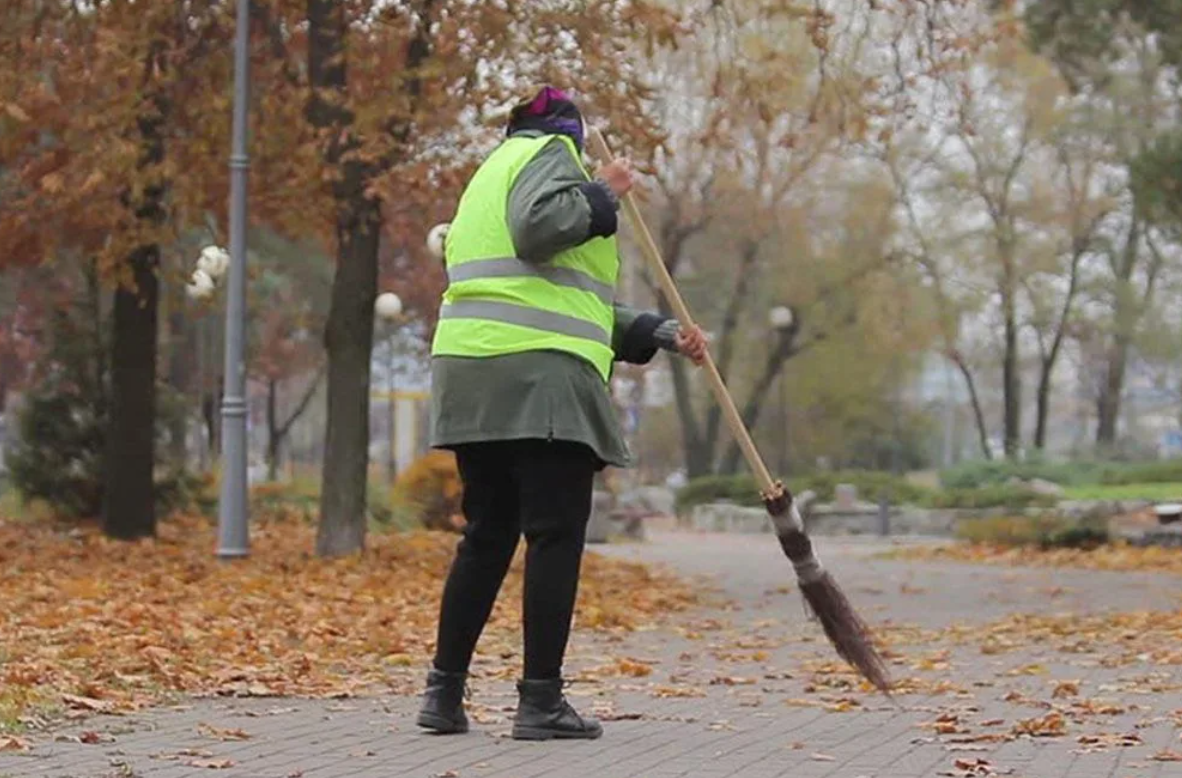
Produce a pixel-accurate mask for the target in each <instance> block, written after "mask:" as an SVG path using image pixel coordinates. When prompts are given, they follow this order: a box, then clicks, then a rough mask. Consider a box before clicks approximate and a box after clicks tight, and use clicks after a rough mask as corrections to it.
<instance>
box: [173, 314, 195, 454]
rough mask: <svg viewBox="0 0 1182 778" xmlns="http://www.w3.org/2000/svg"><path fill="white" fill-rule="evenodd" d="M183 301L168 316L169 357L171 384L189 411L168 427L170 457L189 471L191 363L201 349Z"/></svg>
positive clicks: (174, 415) (178, 415)
mask: <svg viewBox="0 0 1182 778" xmlns="http://www.w3.org/2000/svg"><path fill="white" fill-rule="evenodd" d="M179 308H180V301H179V300H177V301H176V303H175V309H174V311H173V313H172V314H171V315H170V316H169V317H168V322H169V325H168V329H169V336H170V337H169V344H168V346H169V354H168V382H169V384H170V385H171V386H172V388H173V390H174V391H176V392H178V393H181V394H183V396H184V398H185V408H186V410H185V412H183V413H173V414H172V416H171V417H170V418H169V420H168V421H169V425H168V455H169V456H168V458H169V459H170V460H171V461H172V463H173V465H174V466H175V467H178V468H180V469H182V470H183V469H185V468H186V467H187V466H188V464H189V462H188V460H189V449H188V442H189V441H188V438H189V419H190V417H189V413H188V408H189V405H188V402H189V398H190V396H191V395H190V394H189V392H191V391H192V383H193V364H192V362H191V361H190V358H191V356H192V355H193V352H194V349H195V348H196V346H197V339H196V337H195V335H196V331H195V329H194V328H193V327H190V326H189V324H188V321H187V318H186V316H185V315H184V312H183V311H181V310H178V309H179Z"/></svg>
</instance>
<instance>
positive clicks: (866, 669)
mask: <svg viewBox="0 0 1182 778" xmlns="http://www.w3.org/2000/svg"><path fill="white" fill-rule="evenodd" d="M800 591H801V594H803V595H804V601H805V603H806V604H807V605H808V608H809V610H810V611H811V612H812V614H813V615H814V616H815V617H816V619H817V621H819V622H821V627H822V629H824V630H825V635H826V637H828V638H829V642H830V643H832V644H833V647H834V649H836V650H837V653H838V655H839V656H841V658H842V659H844V660H845V661H847V662H849V663H850V664H851V665H853V666H854V667H855V668H856V669H857V670H858V672H860V673H861V674H862V676H863V677H864V678H865V679H866V680H867V681H869V682H870V683H872V684H874V686H875V687H876V688H878V689H879V691H883V692H889V691H890V688H891V681H890V677H889V676H888V674H887V669H886V664H885V663H884V662H883V661H882V657H881V656H879V655H878V651H877V650H876V649H875V648H874V641H873V639H872V637H871V635H870V629H869V628H868V627H867V626H866V623H865V622H863V621H862V619H861V618H860V617H859V616H858V614H857V612H856V611H855V610H854V607H853V606H852V605H850V601H849V600H848V599H846V596H845V593H844V592H842V591H841V587H839V586H838V585H837V581H835V580H833V576H831V575H830V574H829V572H828V571H825V572H823V573H822V574H821V577H820V578H818V579H816V580H815V581H809V582H808V583H803V582H802V583H801V585H800Z"/></svg>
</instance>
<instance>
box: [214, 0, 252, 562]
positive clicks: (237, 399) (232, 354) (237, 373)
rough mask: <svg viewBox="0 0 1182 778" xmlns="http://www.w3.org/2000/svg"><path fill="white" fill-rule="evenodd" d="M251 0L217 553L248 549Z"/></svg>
mask: <svg viewBox="0 0 1182 778" xmlns="http://www.w3.org/2000/svg"><path fill="white" fill-rule="evenodd" d="M249 43H250V0H238V17H237V29H236V38H235V42H234V125H233V132H234V136H233V143H232V149H231V153H230V279H229V289H228V296H227V304H226V362H225V385H224V389H223V394H224V396H223V399H222V446H223V450H222V453H223V456H222V494H221V501H220V502H219V505H218V549H217V555H218V556H219V557H220V558H222V559H230V558H235V557H244V556H247V555H248V554H249V553H250V537H249V534H248V531H247V502H246V489H247V476H246V446H247V442H246V356H245V341H246V172H247V169H248V168H249V167H250V157H249V156H248V155H247V151H246V117H247V109H248V102H249V97H250V80H249V79H250V73H249V68H250V56H249V49H248V47H249Z"/></svg>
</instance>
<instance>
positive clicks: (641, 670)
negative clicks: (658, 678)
mask: <svg viewBox="0 0 1182 778" xmlns="http://www.w3.org/2000/svg"><path fill="white" fill-rule="evenodd" d="M616 667H617V668H618V669H619V671H620V674H621V675H627V676H631V677H633V678H643V677H644V676H646V675H651V674H652V672H653V668H652V666H651V665H648V664H645V663H644V662H637V661H634V660H632V659H621V660H619V661H618V662H617V663H616Z"/></svg>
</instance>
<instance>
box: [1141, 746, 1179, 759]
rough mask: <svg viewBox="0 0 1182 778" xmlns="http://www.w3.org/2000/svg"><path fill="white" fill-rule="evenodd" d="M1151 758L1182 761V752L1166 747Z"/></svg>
mask: <svg viewBox="0 0 1182 778" xmlns="http://www.w3.org/2000/svg"><path fill="white" fill-rule="evenodd" d="M1149 758H1150V759H1152V760H1153V761H1155V762H1182V753H1179V752H1177V751H1174V750H1172V749H1169V748H1164V749H1162V750H1161V751H1158V752H1157V753H1156V754H1154V755H1153V756H1151V757H1149Z"/></svg>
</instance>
